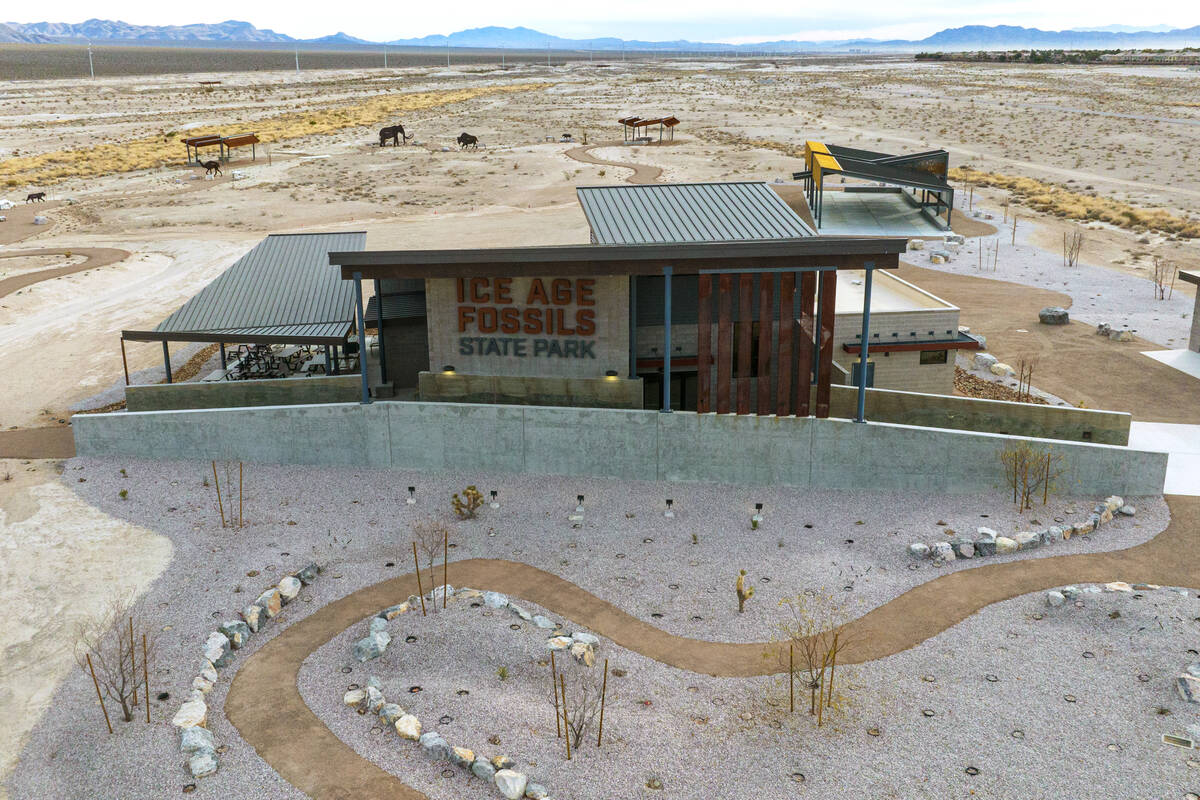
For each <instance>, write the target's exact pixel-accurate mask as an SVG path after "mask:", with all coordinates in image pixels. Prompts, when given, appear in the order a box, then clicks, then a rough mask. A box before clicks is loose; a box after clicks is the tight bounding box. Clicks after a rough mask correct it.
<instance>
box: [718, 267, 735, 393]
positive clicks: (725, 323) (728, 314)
mask: <svg viewBox="0 0 1200 800" xmlns="http://www.w3.org/2000/svg"><path fill="white" fill-rule="evenodd" d="M732 317H733V277H732V276H731V275H719V276H718V277H717V413H718V414H728V413H729V400H730V397H729V390H730V383H731V380H730V379H731V377H732V375H731V374H730V373H732V372H733V320H732Z"/></svg>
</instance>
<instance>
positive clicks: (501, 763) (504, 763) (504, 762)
mask: <svg viewBox="0 0 1200 800" xmlns="http://www.w3.org/2000/svg"><path fill="white" fill-rule="evenodd" d="M488 761H489V762H490V763H491V765H492V767H493V768H494V769H495V770H496V771H497V772H498V771H500V770H502V769H510V768H512V767H514V766H516V764H517V762H516V761H513V760H512V759H511V758H509V757H508V756H492V757H491V758H489V759H488Z"/></svg>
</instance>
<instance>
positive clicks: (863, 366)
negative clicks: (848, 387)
mask: <svg viewBox="0 0 1200 800" xmlns="http://www.w3.org/2000/svg"><path fill="white" fill-rule="evenodd" d="M863 266H864V267H866V269H864V270H863V271H864V272H865V273H866V278H865V281H864V283H863V310H862V344H860V345H859V350H858V416H857V417H855V419H854V421H855V422H866V418H865V415H866V411H867V348H868V347H869V346H870V344H869V340H870V338H871V276H872V275H874V274H875V264H874V263H871V262H868V263H866V264H864V265H863Z"/></svg>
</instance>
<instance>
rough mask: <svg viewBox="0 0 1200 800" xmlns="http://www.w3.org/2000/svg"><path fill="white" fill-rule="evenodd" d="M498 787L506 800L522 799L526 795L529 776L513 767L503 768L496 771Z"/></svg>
mask: <svg viewBox="0 0 1200 800" xmlns="http://www.w3.org/2000/svg"><path fill="white" fill-rule="evenodd" d="M493 780H495V781H496V788H497V789H499V790H500V794H502V795H503V796H504V797H505V798H506V800H521V798H522V797H524V796H525V786H526V784H528V783H529V778H527V777H526V776H525V773H523V772H516V771H514V770H511V769H502V770H499V771H498V772H496V777H495V778H494V779H493Z"/></svg>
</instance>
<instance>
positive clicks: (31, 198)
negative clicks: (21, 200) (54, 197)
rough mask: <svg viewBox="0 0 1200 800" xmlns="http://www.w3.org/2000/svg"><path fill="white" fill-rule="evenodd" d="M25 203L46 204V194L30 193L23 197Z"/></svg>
mask: <svg viewBox="0 0 1200 800" xmlns="http://www.w3.org/2000/svg"><path fill="white" fill-rule="evenodd" d="M25 202H26V203H33V202H38V203H44V202H46V193H45V192H30V193H29V194H27V195H25Z"/></svg>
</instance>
